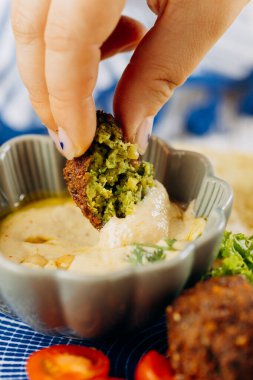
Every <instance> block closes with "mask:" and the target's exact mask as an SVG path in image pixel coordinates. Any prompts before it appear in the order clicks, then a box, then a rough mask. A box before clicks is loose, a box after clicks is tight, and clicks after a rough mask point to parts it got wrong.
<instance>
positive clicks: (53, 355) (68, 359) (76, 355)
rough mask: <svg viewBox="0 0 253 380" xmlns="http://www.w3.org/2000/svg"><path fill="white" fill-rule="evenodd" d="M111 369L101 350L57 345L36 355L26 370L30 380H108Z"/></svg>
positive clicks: (31, 358) (30, 359)
mask: <svg viewBox="0 0 253 380" xmlns="http://www.w3.org/2000/svg"><path fill="white" fill-rule="evenodd" d="M109 367H110V363H109V359H108V357H107V356H105V355H104V354H103V352H101V351H99V350H96V349H94V348H89V347H82V346H71V345H70V346H67V345H57V346H51V347H48V348H43V349H42V350H39V351H36V352H34V353H33V354H32V355H31V356H30V357H29V358H28V361H27V367H26V368H27V374H28V378H29V380H91V379H96V378H108V374H109Z"/></svg>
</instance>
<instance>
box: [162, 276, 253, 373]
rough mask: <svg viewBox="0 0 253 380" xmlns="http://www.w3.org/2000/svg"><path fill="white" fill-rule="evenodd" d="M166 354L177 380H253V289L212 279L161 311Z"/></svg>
mask: <svg viewBox="0 0 253 380" xmlns="http://www.w3.org/2000/svg"><path fill="white" fill-rule="evenodd" d="M167 321H168V341H169V355H170V358H171V363H172V366H173V368H174V369H175V371H176V373H177V376H176V379H178V380H179V379H180V380H252V379H253V287H252V286H251V285H250V284H249V283H248V282H247V281H246V280H245V279H244V278H243V277H241V276H228V277H217V278H212V279H209V280H206V281H204V282H200V283H198V284H197V285H196V286H195V287H194V288H192V289H190V290H187V291H185V292H184V293H183V294H182V295H181V296H180V297H179V298H177V299H176V300H175V302H174V303H173V304H172V305H171V306H169V307H168V308H167Z"/></svg>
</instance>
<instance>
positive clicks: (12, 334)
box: [0, 313, 167, 380]
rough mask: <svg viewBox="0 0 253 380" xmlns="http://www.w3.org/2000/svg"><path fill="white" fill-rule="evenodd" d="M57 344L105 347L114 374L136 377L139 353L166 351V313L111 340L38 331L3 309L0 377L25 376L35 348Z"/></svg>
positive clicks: (13, 379) (22, 379) (12, 379)
mask: <svg viewBox="0 0 253 380" xmlns="http://www.w3.org/2000/svg"><path fill="white" fill-rule="evenodd" d="M55 344H76V345H84V346H93V347H96V348H98V349H100V350H102V351H103V352H104V353H105V354H106V355H108V356H109V358H110V361H111V372H110V374H111V375H112V376H118V377H124V378H126V379H128V380H132V379H133V373H134V368H135V366H136V364H137V362H138V360H139V359H140V357H141V356H142V355H143V353H145V352H146V351H149V350H151V349H155V350H158V351H159V352H161V353H164V352H166V349H167V341H166V326H165V320H164V317H161V318H160V319H159V320H157V321H156V322H154V323H152V324H151V325H150V326H147V327H145V328H143V329H141V330H139V331H138V332H135V333H131V334H129V333H128V334H127V336H121V337H117V338H113V339H109V340H85V339H84V340H80V339H74V338H67V337H59V336H46V335H42V334H39V333H37V332H35V331H34V330H33V329H31V328H30V327H28V326H27V325H26V324H25V323H23V322H21V321H20V320H18V319H17V318H10V317H9V316H6V315H5V314H3V313H0V379H4V380H7V379H8V380H26V379H27V377H26V372H25V363H26V359H27V357H28V356H29V355H30V354H31V353H32V352H34V351H36V350H38V349H40V348H44V347H48V346H51V345H55Z"/></svg>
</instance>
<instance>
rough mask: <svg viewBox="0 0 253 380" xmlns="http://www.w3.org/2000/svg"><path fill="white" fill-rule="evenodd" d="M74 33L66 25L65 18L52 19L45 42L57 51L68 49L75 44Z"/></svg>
mask: <svg viewBox="0 0 253 380" xmlns="http://www.w3.org/2000/svg"><path fill="white" fill-rule="evenodd" d="M74 41H75V36H74V33H73V32H72V31H71V30H70V28H68V27H67V26H66V25H65V22H64V20H62V21H61V20H59V21H56V20H51V21H49V22H48V24H47V26H46V31H45V43H46V45H47V47H48V48H49V49H52V50H55V51H60V52H61V51H66V50H69V49H70V48H71V46H73V42H74Z"/></svg>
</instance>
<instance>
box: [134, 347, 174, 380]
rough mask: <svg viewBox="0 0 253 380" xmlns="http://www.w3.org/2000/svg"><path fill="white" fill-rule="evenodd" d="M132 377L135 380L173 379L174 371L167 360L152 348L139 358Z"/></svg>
mask: <svg viewBox="0 0 253 380" xmlns="http://www.w3.org/2000/svg"><path fill="white" fill-rule="evenodd" d="M134 378H135V380H174V373H173V370H172V367H171V364H170V362H169V360H168V359H166V357H165V356H163V355H160V354H159V353H158V352H156V351H153V350H152V351H149V352H147V353H146V354H145V355H144V356H143V357H142V358H141V359H140V361H139V363H138V365H137V367H136V370H135V375H134Z"/></svg>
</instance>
